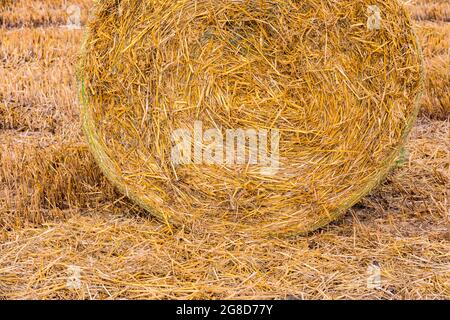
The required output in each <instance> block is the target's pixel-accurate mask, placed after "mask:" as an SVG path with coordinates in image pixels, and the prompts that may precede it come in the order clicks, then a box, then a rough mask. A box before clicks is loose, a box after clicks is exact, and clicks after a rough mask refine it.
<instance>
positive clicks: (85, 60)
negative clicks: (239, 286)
mask: <svg viewBox="0 0 450 320" xmlns="http://www.w3.org/2000/svg"><path fill="white" fill-rule="evenodd" d="M422 60H423V59H422V55H421V51H420V48H419V45H418V41H417V38H416V36H415V34H414V32H413V30H412V26H411V21H410V19H409V17H408V15H407V14H406V12H405V10H404V8H403V7H402V5H401V4H400V3H399V2H398V1H387V0H377V1H372V0H371V1H368V0H356V1H355V0H343V1H339V3H336V2H333V1H327V0H302V1H256V0H254V1H253V0H248V1H237V0H236V1H226V0H217V1H209V0H208V1H206V0H205V1H202V0H197V1H189V0H183V1H173V0H170V1H164V0H161V1H156V0H145V1H131V0H122V1H116V0H105V1H101V2H98V3H97V4H96V7H95V9H94V13H93V15H92V18H91V19H90V22H89V24H88V31H87V34H86V40H85V43H84V46H83V53H82V60H81V61H82V67H81V69H80V76H81V87H82V104H83V109H82V116H83V125H84V131H85V133H86V137H87V139H88V142H89V145H90V148H91V150H92V153H93V155H94V156H95V158H96V160H97V162H98V163H99V166H100V167H101V169H102V170H103V172H104V173H105V175H106V176H107V177H108V178H109V180H110V181H111V182H112V183H113V184H114V185H115V186H117V187H118V189H119V190H120V191H121V192H122V193H124V194H125V195H127V196H128V197H130V198H131V199H132V200H133V201H134V202H136V203H137V204H139V205H140V206H141V207H142V208H144V209H146V210H147V211H148V212H150V213H151V214H153V215H154V216H155V217H158V218H159V219H161V220H162V221H163V222H165V223H167V225H168V226H173V225H174V226H184V227H186V228H189V229H190V230H193V231H201V230H207V231H211V232H234V233H243V234H244V233H245V234H258V235H278V236H287V235H299V234H305V233H308V232H310V231H313V230H316V229H317V228H320V227H322V226H324V225H326V224H328V223H330V222H331V221H333V220H335V219H337V218H338V217H339V216H341V215H342V214H343V213H345V212H346V211H347V210H348V209H349V208H350V207H351V206H353V205H354V204H356V203H357V202H358V201H359V200H360V199H361V198H362V197H364V196H365V195H367V194H368V193H369V192H370V191H371V190H372V189H373V188H374V187H375V186H376V185H377V184H378V183H380V182H381V181H382V180H383V179H384V177H385V176H386V175H387V173H388V171H389V170H390V168H392V167H393V165H394V164H395V161H396V158H397V156H398V154H399V151H400V150H401V148H402V146H403V144H404V143H405V139H406V137H407V135H408V133H409V131H410V129H411V127H412V126H413V123H414V121H415V118H416V115H417V111H418V100H419V97H420V94H421V92H422V89H423V61H422Z"/></svg>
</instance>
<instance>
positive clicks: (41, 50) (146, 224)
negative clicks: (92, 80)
mask: <svg viewBox="0 0 450 320" xmlns="http://www.w3.org/2000/svg"><path fill="white" fill-rule="evenodd" d="M70 4H79V5H81V13H82V16H81V22H82V24H84V22H85V19H86V17H87V15H88V8H89V7H90V5H91V0H74V1H70ZM68 5H69V1H67V2H66V1H62V0H44V1H38V0H18V1H8V0H6V1H0V299H2V298H6V299H51V298H59V299H71V298H75V299H114V298H123V299H145V298H147V299H149V298H159V299H161V298H187V299H203V298H224V299H233V298H234V299H236V298H251V299H257V298H277V299H449V298H450V263H449V261H450V232H449V226H450V221H449V214H450V203H449V194H450V187H449V186H450V174H449V172H450V131H449V129H450V101H449V97H450V92H449V78H448V77H449V73H448V70H449V69H450V68H449V67H450V66H449V63H450V62H449V61H450V58H449V51H448V43H449V25H450V23H449V5H448V3H447V1H444V0H416V1H410V2H409V4H408V7H409V10H410V11H411V13H412V16H413V18H415V19H416V20H417V21H416V30H417V33H418V35H419V38H420V41H421V43H422V47H423V50H424V55H425V60H426V61H425V67H426V69H427V70H426V71H427V89H426V92H425V95H424V99H423V100H422V107H421V112H420V115H419V119H418V122H417V124H416V126H415V127H414V128H413V130H412V134H411V136H410V138H409V141H408V143H407V145H406V148H405V151H404V152H403V154H402V157H401V158H399V160H398V165H397V167H396V168H395V169H394V170H392V172H391V173H390V175H389V177H388V179H387V180H386V181H385V182H384V183H383V184H382V185H381V186H379V187H378V188H377V189H376V190H375V191H374V192H373V193H372V194H371V195H369V196H367V197H365V198H364V199H363V200H362V201H361V202H360V203H358V204H357V205H356V206H354V207H353V208H352V209H351V210H350V212H349V213H347V214H346V215H345V216H344V217H343V218H342V219H340V220H338V221H336V222H334V223H333V224H331V225H329V226H327V227H324V228H322V229H321V230H318V231H316V232H314V233H312V234H310V235H308V236H305V237H298V238H295V239H277V238H271V239H266V238H264V239H258V238H253V237H242V236H239V237H238V236H233V235H228V236H226V237H225V236H220V235H217V234H201V235H200V234H195V233H189V232H188V231H186V230H182V229H168V228H166V227H165V226H164V225H163V224H161V223H160V222H158V221H156V220H154V219H153V218H151V217H150V216H149V215H148V214H147V213H146V212H145V211H143V210H142V209H140V208H138V207H137V206H135V205H134V204H133V203H131V202H130V201H129V200H127V199H126V198H125V197H123V196H122V195H120V194H119V193H118V192H117V191H115V189H114V187H113V186H111V185H110V183H109V182H108V181H107V180H106V178H105V177H104V176H103V175H102V173H101V171H100V169H98V167H97V165H96V163H95V161H94V159H93V157H92V155H91V154H90V153H89V151H88V147H87V144H86V142H85V138H84V137H83V135H82V132H81V124H80V119H79V110H80V106H79V103H78V96H77V95H78V88H77V82H76V79H75V73H76V71H75V66H76V63H77V53H78V51H79V46H80V44H81V39H82V34H83V31H82V30H70V29H67V28H64V27H63V26H64V25H65V24H66V22H67V15H68V14H67V12H66V8H67V6H68ZM71 266H77V267H79V268H80V270H81V286H80V287H79V288H69V287H68V286H67V277H68V273H70V267H71ZM373 266H375V267H377V268H378V269H379V270H380V272H381V283H380V286H378V287H375V288H373V287H369V286H368V277H369V276H370V274H368V270H369V269H370V268H371V267H373Z"/></svg>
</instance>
